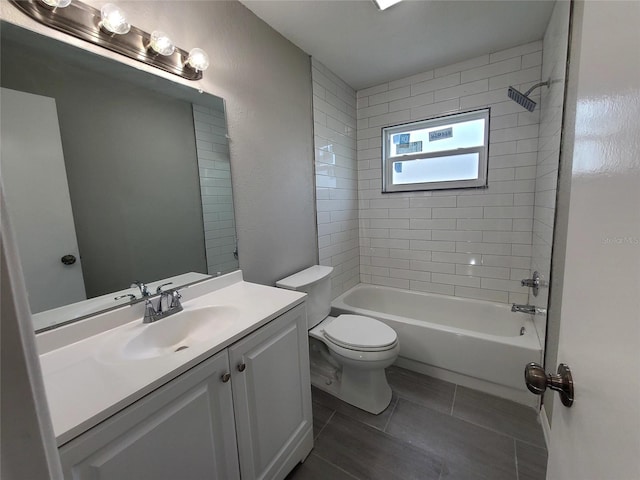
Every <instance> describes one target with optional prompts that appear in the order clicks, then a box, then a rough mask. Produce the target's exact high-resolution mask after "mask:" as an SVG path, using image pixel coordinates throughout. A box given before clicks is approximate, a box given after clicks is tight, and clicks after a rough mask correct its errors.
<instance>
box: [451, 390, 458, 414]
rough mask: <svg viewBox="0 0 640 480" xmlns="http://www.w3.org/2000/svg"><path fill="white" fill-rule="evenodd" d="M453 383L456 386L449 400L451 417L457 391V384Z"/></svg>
mask: <svg viewBox="0 0 640 480" xmlns="http://www.w3.org/2000/svg"><path fill="white" fill-rule="evenodd" d="M454 385H455V386H456V388H454V389H453V400H452V401H451V412H449V415H451V416H452V417H453V407H454V405H455V404H456V394H457V393H458V384H457V383H454Z"/></svg>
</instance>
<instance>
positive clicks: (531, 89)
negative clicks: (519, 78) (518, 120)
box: [524, 80, 551, 97]
mask: <svg viewBox="0 0 640 480" xmlns="http://www.w3.org/2000/svg"><path fill="white" fill-rule="evenodd" d="M545 85H546V86H547V87H548V86H549V85H551V80H547V81H546V82H540V83H536V84H535V85H534V86H533V87H531V88H530V89H529V90H527V91H526V93H525V94H524V96H525V97H528V96H529V94H530V93H531V92H533V91H534V90H535V89H536V88H538V87H544V86H545Z"/></svg>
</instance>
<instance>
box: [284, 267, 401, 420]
mask: <svg viewBox="0 0 640 480" xmlns="http://www.w3.org/2000/svg"><path fill="white" fill-rule="evenodd" d="M332 271H333V268H332V267H325V266H320V265H315V266H313V267H310V268H307V269H305V270H302V271H301V272H298V273H296V274H294V275H291V276H290V277H287V278H284V279H282V280H280V281H278V282H276V286H278V287H280V288H286V289H289V290H297V291H302V292H306V293H307V295H308V298H307V322H308V325H309V357H310V361H311V383H312V384H313V385H314V386H316V387H317V388H320V389H322V390H324V391H326V392H328V393H330V394H332V395H334V396H336V397H338V398H340V399H341V400H343V401H345V402H347V403H349V404H351V405H354V406H356V407H358V408H361V409H362V410H366V411H367V412H371V413H374V414H378V413H380V412H382V411H383V410H384V409H385V408H387V407H388V406H389V403H390V402H391V388H390V387H389V384H388V383H387V377H386V375H385V372H384V369H385V368H386V367H388V366H390V365H391V364H392V363H393V362H394V361H395V359H396V358H397V357H398V353H399V351H400V346H399V344H398V336H397V335H396V332H395V331H394V330H393V329H392V328H391V327H389V326H387V325H385V324H384V323H382V322H380V321H379V320H376V319H374V318H370V317H364V316H361V315H340V316H338V317H330V316H329V312H330V311H331V278H330V276H331V272H332Z"/></svg>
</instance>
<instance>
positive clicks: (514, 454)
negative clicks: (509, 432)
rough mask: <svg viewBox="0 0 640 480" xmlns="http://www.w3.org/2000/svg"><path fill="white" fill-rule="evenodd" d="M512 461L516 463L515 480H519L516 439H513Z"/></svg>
mask: <svg viewBox="0 0 640 480" xmlns="http://www.w3.org/2000/svg"><path fill="white" fill-rule="evenodd" d="M513 460H514V461H515V463H516V480H520V473H519V472H518V470H519V469H518V444H517V441H516V439H515V438H514V439H513Z"/></svg>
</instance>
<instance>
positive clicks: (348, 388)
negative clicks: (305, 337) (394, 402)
mask: <svg viewBox="0 0 640 480" xmlns="http://www.w3.org/2000/svg"><path fill="white" fill-rule="evenodd" d="M309 336H310V337H311V338H315V339H316V340H319V341H320V342H322V343H323V344H324V346H325V347H326V348H327V350H328V352H329V355H330V356H331V358H333V359H334V360H335V362H336V363H337V364H338V365H339V366H340V372H339V385H336V386H334V387H333V388H331V384H329V385H327V383H326V382H324V383H321V384H319V385H318V384H316V386H317V387H318V388H320V389H323V390H325V391H327V392H329V393H332V394H334V395H335V396H337V397H338V398H340V399H341V400H343V401H345V402H347V403H349V404H351V405H354V406H356V407H358V408H361V409H362V410H366V411H367V412H370V413H374V414H378V413H380V412H382V411H383V410H384V409H385V408H387V407H388V406H389V403H390V402H391V395H392V393H391V388H390V387H389V384H388V383H387V377H386V375H385V371H384V369H385V368H387V367H388V366H390V365H391V364H393V362H394V361H395V360H396V358H397V357H398V353H399V352H400V345H399V343H398V337H397V335H396V332H395V331H394V330H393V329H392V328H391V327H388V326H387V325H385V324H384V323H382V322H380V321H378V320H376V319H373V318H369V317H363V316H359V315H340V316H339V317H327V318H326V319H325V320H323V321H322V322H320V324H318V325H317V326H315V327H314V328H312V329H311V330H309ZM312 378H316V376H314V375H312ZM312 383H313V382H312Z"/></svg>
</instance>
